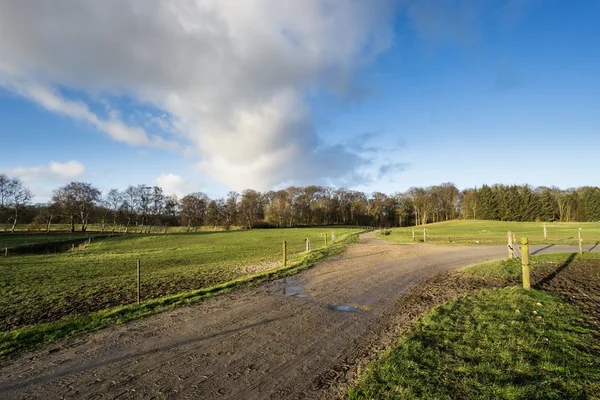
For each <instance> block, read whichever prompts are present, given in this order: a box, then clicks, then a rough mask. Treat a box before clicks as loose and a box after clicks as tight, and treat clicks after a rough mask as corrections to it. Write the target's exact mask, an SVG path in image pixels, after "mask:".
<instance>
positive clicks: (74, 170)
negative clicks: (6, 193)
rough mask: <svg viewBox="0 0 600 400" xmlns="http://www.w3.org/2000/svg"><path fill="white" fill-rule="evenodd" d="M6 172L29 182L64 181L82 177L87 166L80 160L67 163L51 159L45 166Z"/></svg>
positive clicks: (20, 168)
mask: <svg viewBox="0 0 600 400" xmlns="http://www.w3.org/2000/svg"><path fill="white" fill-rule="evenodd" d="M6 173H7V174H8V175H10V176H16V177H18V178H21V179H22V180H23V181H25V182H28V183H30V182H37V181H52V182H58V183H64V182H67V181H70V180H74V179H77V178H80V177H82V176H83V175H84V174H85V166H84V165H83V164H82V163H80V162H79V161H67V162H65V163H60V162H57V161H51V162H50V163H48V165H43V166H35V167H16V168H11V169H8V170H6Z"/></svg>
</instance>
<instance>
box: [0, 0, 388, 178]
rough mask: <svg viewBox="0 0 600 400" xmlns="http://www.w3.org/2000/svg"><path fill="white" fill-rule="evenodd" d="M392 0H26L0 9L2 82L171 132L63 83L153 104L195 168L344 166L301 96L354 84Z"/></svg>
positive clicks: (303, 171)
mask: <svg viewBox="0 0 600 400" xmlns="http://www.w3.org/2000/svg"><path fill="white" fill-rule="evenodd" d="M393 3H394V2H393V0H377V1H352V2H349V1H331V0H302V1H281V0H228V1H220V2H219V1H213V0H197V1H183V0H181V1H168V2H167V1H163V0H147V1H143V2H140V1H137V0H118V1H117V0H105V1H96V0H81V1H77V2H73V1H70V0H55V1H52V2H47V1H43V0H31V1H26V2H20V1H15V2H8V3H6V4H3V5H2V12H1V13H0V60H1V61H0V85H4V86H5V87H7V88H9V89H11V90H13V91H16V92H18V93H20V94H22V95H23V96H25V97H27V98H30V99H31V100H33V101H35V102H37V103H39V104H41V105H42V106H43V107H45V108H47V109H49V110H52V111H54V112H59V113H62V114H65V115H68V116H70V117H72V118H75V119H78V120H83V121H87V122H88V123H91V124H92V125H94V126H95V127H96V128H97V129H99V130H101V131H103V132H105V133H106V134H107V135H109V136H110V137H111V138H113V139H114V140H117V141H121V142H124V143H127V144H130V145H145V146H158V147H172V146H174V145H173V143H171V142H170V141H169V140H167V139H166V138H165V137H158V136H151V135H149V134H148V133H147V132H146V131H145V130H144V129H142V128H141V127H139V126H129V125H127V124H125V123H124V122H123V121H122V120H120V119H119V118H117V117H109V118H108V119H101V118H100V117H99V116H98V115H97V114H94V113H93V112H92V111H90V107H89V106H88V105H86V104H84V103H82V102H81V101H74V100H70V99H68V98H67V97H66V96H65V95H64V94H63V95H61V93H64V89H65V88H66V89H69V90H71V91H75V92H76V93H77V92H83V93H87V94H90V95H91V96H94V97H98V96H99V97H104V98H107V99H114V98H115V97H116V98H119V97H122V96H124V97H127V98H132V99H134V100H135V101H136V102H139V103H140V104H148V105H150V106H152V107H153V108H155V109H158V110H161V112H162V113H165V114H166V115H167V116H168V118H167V119H165V121H168V123H169V126H168V128H169V129H168V130H169V132H168V135H167V136H169V137H171V136H172V135H173V132H175V135H176V138H177V141H178V142H179V144H180V145H181V147H182V148H184V149H185V154H187V155H189V154H192V155H193V156H194V157H196V158H197V160H198V168H200V170H201V171H204V172H207V173H209V174H210V175H211V176H212V177H213V178H215V179H217V180H218V181H220V182H223V183H226V184H227V185H229V186H231V187H234V188H237V189H240V188H242V187H255V188H259V189H261V188H266V187H269V186H273V185H277V184H282V183H284V182H295V183H307V182H314V183H317V182H320V181H323V180H344V179H353V178H352V177H353V176H355V171H356V170H357V168H359V167H360V166H362V165H364V160H362V159H361V158H360V157H359V156H357V155H356V154H355V153H354V152H351V151H349V150H348V149H347V148H345V147H344V146H340V145H335V144H328V143H327V142H325V141H323V140H322V138H320V137H319V136H318V134H317V129H316V127H315V126H314V124H313V120H312V116H311V108H310V103H309V101H308V100H307V98H308V97H309V96H314V95H318V94H319V93H321V92H324V91H325V92H328V93H333V94H335V95H337V96H342V97H343V96H352V95H353V93H354V88H353V86H352V84H351V82H352V80H353V78H354V76H355V75H356V73H357V72H358V71H360V70H361V68H363V67H364V66H365V65H368V64H369V63H371V62H372V61H373V59H374V58H375V57H376V56H377V55H378V54H380V53H381V52H382V51H383V50H385V49H386V48H388V47H389V46H390V44H391V42H392V40H393V24H392V19H393V13H392V6H393Z"/></svg>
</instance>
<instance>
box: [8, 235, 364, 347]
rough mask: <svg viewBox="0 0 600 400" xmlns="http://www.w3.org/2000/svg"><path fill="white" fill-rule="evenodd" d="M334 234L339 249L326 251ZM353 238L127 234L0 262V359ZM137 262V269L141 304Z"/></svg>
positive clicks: (218, 289)
mask: <svg viewBox="0 0 600 400" xmlns="http://www.w3.org/2000/svg"><path fill="white" fill-rule="evenodd" d="M332 232H335V233H336V236H337V243H338V244H332V243H331V233H332ZM359 232H361V231H360V230H356V229H354V230H353V229H352V228H350V229H348V228H342V227H338V228H335V229H331V228H299V229H267V230H252V231H246V230H244V231H229V232H214V233H189V234H167V235H163V234H159V235H130V236H119V237H113V238H110V239H99V240H97V241H95V242H94V241H93V242H92V243H91V245H89V246H87V247H86V248H84V249H81V250H75V251H69V252H66V253H62V254H53V255H23V256H9V257H6V258H5V257H0V274H1V276H2V280H1V281H0V358H2V357H6V356H9V355H11V354H14V353H16V352H19V351H22V350H25V349H29V348H32V347H34V346H36V345H38V344H40V343H44V342H48V341H50V340H54V339H58V338H63V337H68V336H71V335H73V334H75V333H78V332H86V331H90V330H96V329H100V328H103V327H106V326H108V325H110V324H113V323H122V322H125V321H129V320H132V319H136V318H140V317H143V316H147V315H151V314H153V313H156V312H159V311H162V310H166V309H171V308H173V307H175V306H178V305H180V304H188V303H190V302H194V301H198V300H201V299H203V298H207V297H210V296H213V295H216V294H220V293H225V292H228V291H230V290H232V289H234V288H236V287H240V286H245V285H249V284H253V283H256V282H259V281H261V280H264V279H269V278H274V277H282V276H286V275H290V274H294V273H297V272H299V271H301V270H302V269H305V268H308V267H310V266H311V265H312V264H313V263H314V262H316V261H319V260H321V259H323V258H326V257H329V256H332V255H335V254H339V253H340V252H342V251H343V250H344V248H345V247H344V245H343V244H341V243H347V242H352V241H355V240H357V235H356V233H359ZM325 233H327V234H328V235H329V242H328V246H327V247H325V243H324V234H325ZM305 238H309V239H310V241H311V244H312V251H311V252H310V253H306V252H305V241H304V239H305ZM283 240H286V241H287V249H288V266H287V267H285V268H284V267H283V266H282V263H283V261H282V242H283ZM137 259H141V262H142V264H141V265H142V267H141V270H142V274H141V275H142V278H141V280H142V295H141V297H142V298H141V300H142V302H141V304H140V305H137V304H136V270H137Z"/></svg>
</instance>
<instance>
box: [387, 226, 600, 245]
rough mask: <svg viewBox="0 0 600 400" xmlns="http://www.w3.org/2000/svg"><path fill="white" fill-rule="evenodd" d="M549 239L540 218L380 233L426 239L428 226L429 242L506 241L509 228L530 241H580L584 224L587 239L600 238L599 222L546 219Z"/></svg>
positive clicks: (407, 240) (404, 239) (392, 239)
mask: <svg viewBox="0 0 600 400" xmlns="http://www.w3.org/2000/svg"><path fill="white" fill-rule="evenodd" d="M546 226H547V232H548V239H547V240H544V229H543V223H541V222H539V223H538V222H501V221H473V220H467V221H448V222H440V223H436V224H429V225H425V226H418V227H402V228H394V229H391V232H390V234H389V235H380V237H381V238H384V239H385V240H388V241H390V242H397V243H411V242H413V237H412V231H413V228H414V231H415V240H416V241H421V242H422V241H423V228H425V229H427V243H436V244H451V243H455V244H506V242H507V232H508V231H511V232H514V233H515V235H516V237H517V241H518V240H519V238H522V237H527V238H529V242H530V243H531V244H544V243H555V244H577V243H578V230H579V228H582V236H583V240H584V243H586V244H595V243H596V242H598V241H600V222H568V223H567V222H563V223H560V222H552V223H547V224H546Z"/></svg>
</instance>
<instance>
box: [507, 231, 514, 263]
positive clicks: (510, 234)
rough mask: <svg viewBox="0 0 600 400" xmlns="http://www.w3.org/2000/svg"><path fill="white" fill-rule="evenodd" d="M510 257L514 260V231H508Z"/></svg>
mask: <svg viewBox="0 0 600 400" xmlns="http://www.w3.org/2000/svg"><path fill="white" fill-rule="evenodd" d="M507 236H508V258H509V259H510V260H512V259H513V258H514V257H515V254H514V252H513V240H512V232H511V231H508V235H507Z"/></svg>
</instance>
